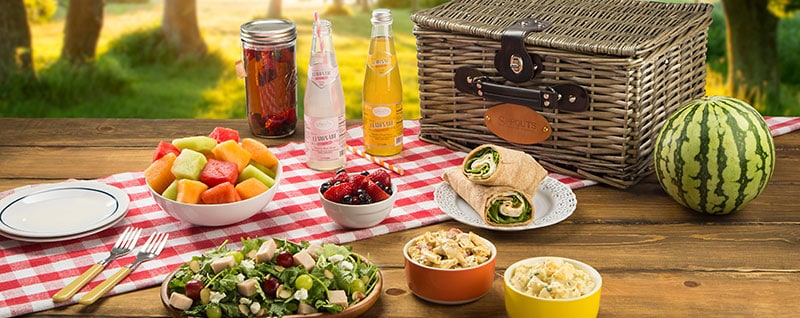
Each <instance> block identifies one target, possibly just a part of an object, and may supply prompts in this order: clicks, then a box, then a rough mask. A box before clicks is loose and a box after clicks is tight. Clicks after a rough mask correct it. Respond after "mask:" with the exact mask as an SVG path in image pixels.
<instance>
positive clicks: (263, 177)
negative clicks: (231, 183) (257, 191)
mask: <svg viewBox="0 0 800 318" xmlns="http://www.w3.org/2000/svg"><path fill="white" fill-rule="evenodd" d="M250 178H255V179H256V180H258V181H261V182H262V183H263V184H264V185H266V186H267V187H272V186H273V185H275V179H272V178H271V177H270V176H268V175H267V174H266V173H264V172H263V171H261V170H258V168H256V167H254V166H253V165H247V167H245V168H244V169H243V170H242V172H241V173H239V179H238V182H242V181H244V180H247V179H250Z"/></svg>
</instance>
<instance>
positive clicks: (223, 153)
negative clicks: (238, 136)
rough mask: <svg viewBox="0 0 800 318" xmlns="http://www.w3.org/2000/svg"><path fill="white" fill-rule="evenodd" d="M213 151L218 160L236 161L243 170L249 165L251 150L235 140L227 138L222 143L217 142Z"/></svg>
mask: <svg viewBox="0 0 800 318" xmlns="http://www.w3.org/2000/svg"><path fill="white" fill-rule="evenodd" d="M211 152H212V153H213V154H214V157H215V158H216V159H217V160H222V161H228V162H233V163H235V164H236V167H237V168H238V169H239V171H242V169H244V167H246V166H247V163H249V162H250V152H248V151H247V150H245V149H244V148H242V146H240V145H239V144H238V143H236V142H235V141H233V140H226V141H224V142H222V143H221V144H217V146H216V147H214V149H212V150H211Z"/></svg>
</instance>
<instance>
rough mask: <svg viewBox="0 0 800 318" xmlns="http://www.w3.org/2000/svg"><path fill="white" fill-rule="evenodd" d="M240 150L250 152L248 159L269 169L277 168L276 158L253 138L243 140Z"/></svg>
mask: <svg viewBox="0 0 800 318" xmlns="http://www.w3.org/2000/svg"><path fill="white" fill-rule="evenodd" d="M242 148H244V149H245V150H247V151H248V152H250V159H251V160H253V161H255V162H258V163H259V164H262V165H264V166H266V167H267V168H270V169H273V170H274V169H275V167H277V166H278V157H276V156H275V154H274V153H272V151H270V150H269V148H267V146H265V145H264V144H263V143H261V142H260V141H258V140H255V139H253V138H243V139H242Z"/></svg>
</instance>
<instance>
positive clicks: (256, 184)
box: [236, 178, 269, 200]
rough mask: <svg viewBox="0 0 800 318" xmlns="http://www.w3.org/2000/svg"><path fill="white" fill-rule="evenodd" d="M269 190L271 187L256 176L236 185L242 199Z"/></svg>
mask: <svg viewBox="0 0 800 318" xmlns="http://www.w3.org/2000/svg"><path fill="white" fill-rule="evenodd" d="M267 190H269V187H268V186H267V185H265V184H264V183H263V182H261V181H258V179H256V178H250V179H247V180H244V181H242V182H239V184H237V185H236V192H238V193H239V197H241V198H242V200H247V199H249V198H252V197H254V196H257V195H259V194H262V193H264V192H266V191H267Z"/></svg>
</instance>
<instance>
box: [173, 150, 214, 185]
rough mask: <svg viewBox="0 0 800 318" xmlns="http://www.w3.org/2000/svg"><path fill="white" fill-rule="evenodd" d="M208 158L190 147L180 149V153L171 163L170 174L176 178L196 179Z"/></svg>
mask: <svg viewBox="0 0 800 318" xmlns="http://www.w3.org/2000/svg"><path fill="white" fill-rule="evenodd" d="M207 162H208V159H206V156H204V155H203V154H202V153H199V152H197V151H194V150H191V149H183V150H181V154H180V155H178V157H177V158H175V162H173V163H172V169H171V171H172V174H173V175H174V176H175V178H178V179H190V180H197V179H199V178H200V173H201V172H202V171H203V168H204V167H205V165H206V163H207Z"/></svg>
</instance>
